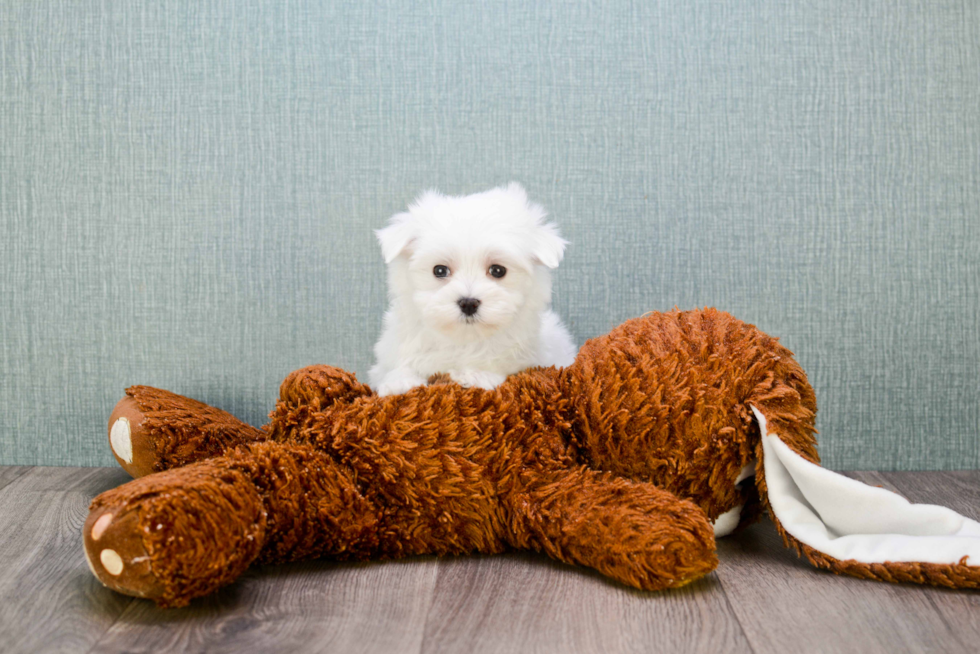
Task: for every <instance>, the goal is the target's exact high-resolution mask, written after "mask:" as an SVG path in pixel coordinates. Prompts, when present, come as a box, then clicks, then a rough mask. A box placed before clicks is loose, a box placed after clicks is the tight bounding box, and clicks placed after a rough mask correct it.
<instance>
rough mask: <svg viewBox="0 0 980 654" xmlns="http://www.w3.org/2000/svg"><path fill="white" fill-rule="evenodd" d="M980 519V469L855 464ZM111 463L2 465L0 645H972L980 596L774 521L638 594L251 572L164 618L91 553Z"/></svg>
mask: <svg viewBox="0 0 980 654" xmlns="http://www.w3.org/2000/svg"><path fill="white" fill-rule="evenodd" d="M851 476H853V477H855V478H857V479H861V480H862V481H865V482H868V483H872V484H876V485H881V486H884V487H886V488H890V489H892V490H896V491H898V492H900V493H902V494H903V495H905V496H906V497H908V498H909V499H911V500H912V501H916V502H932V503H938V504H945V505H946V506H949V507H951V508H953V509H955V510H957V511H959V512H961V513H963V514H966V515H968V516H970V517H973V518H980V472H943V473H939V472H926V473H853V474H852V475H851ZM127 479H128V477H127V476H126V474H125V473H124V472H122V471H121V470H118V469H111V468H25V467H6V468H4V467H0V571H2V572H0V652H5V653H8V654H10V653H13V652H49V651H51V652H54V651H65V652H153V653H154V654H158V653H160V652H172V651H181V652H212V653H217V652H234V653H235V654H247V653H249V652H290V653H292V652H386V653H390V652H465V653H466V654H476V653H480V652H501V653H508V654H509V653H513V652H603V653H613V652H670V653H671V654H680V653H682V652H711V653H715V652H758V653H763V652H772V653H778V654H786V653H787V652H862V653H871V652H886V653H888V654H895V653H898V652H974V653H975V652H977V651H980V592H977V591H948V590H940V589H934V588H923V587H916V586H898V585H892V584H884V583H875V582H867V581H859V580H857V579H850V578H845V577H837V576H835V575H832V574H828V573H824V572H820V571H817V570H814V569H812V568H810V567H809V566H808V565H806V564H805V563H804V562H802V561H800V560H798V559H797V558H796V557H795V555H793V554H791V553H790V552H788V551H787V550H785V549H784V548H783V547H782V544H781V542H780V540H779V538H778V536H777V535H776V533H775V531H774V530H773V528H772V527H771V525H770V524H769V523H767V522H766V523H762V524H759V525H756V526H754V527H752V528H750V529H748V530H746V531H745V532H743V533H742V534H740V535H738V536H736V537H733V538H729V539H726V540H723V541H721V542H720V543H719V558H720V559H721V565H720V566H719V567H718V569H717V570H716V571H715V572H714V573H712V574H711V575H709V576H708V577H706V578H704V579H702V580H700V581H698V582H696V583H694V584H691V585H690V586H687V587H685V588H683V589H680V590H677V591H668V592H661V593H642V592H638V591H634V590H630V589H628V588H624V587H622V586H619V585H617V584H614V583H610V582H608V581H606V580H605V579H603V578H602V577H601V576H599V575H598V574H596V573H593V572H591V571H588V570H583V569H577V568H572V567H568V566H563V565H559V564H556V563H553V562H552V561H550V560H549V559H547V558H545V557H543V556H536V555H528V554H512V555H505V556H496V557H464V558H450V559H443V560H439V559H434V558H425V559H412V560H406V561H400V562H393V563H378V564H360V565H337V564H333V563H330V562H315V563H308V564H301V565H291V566H280V567H269V568H257V569H254V570H252V571H250V572H249V573H248V574H247V575H246V576H245V577H243V578H242V579H241V580H239V581H238V582H237V583H236V584H234V585H233V586H231V587H228V588H226V589H224V590H223V591H221V592H219V593H217V594H216V595H214V596H212V597H208V598H205V599H201V600H197V601H196V602H195V603H193V604H192V605H191V606H190V607H188V608H186V609H179V610H169V611H164V610H160V609H157V608H156V607H155V606H154V605H153V604H151V603H150V602H147V601H145V600H138V599H131V598H129V597H124V596H122V595H117V594H116V593H113V592H112V591H110V590H108V589H106V588H103V587H102V586H101V585H100V584H99V583H98V582H97V581H96V580H95V578H94V577H93V576H92V575H91V573H90V572H89V570H88V568H87V566H86V564H85V560H84V557H83V554H82V543H81V533H80V529H81V525H82V522H83V521H84V519H85V516H86V513H87V507H88V503H89V500H91V498H92V497H93V496H95V495H96V494H98V493H100V492H101V491H103V490H106V489H108V488H111V487H113V486H116V485H118V484H121V483H123V482H125V481H127Z"/></svg>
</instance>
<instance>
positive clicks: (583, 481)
mask: <svg viewBox="0 0 980 654" xmlns="http://www.w3.org/2000/svg"><path fill="white" fill-rule="evenodd" d="M436 381H439V380H433V381H432V382H430V384H429V385H428V386H425V387H419V388H416V389H413V390H412V391H410V392H408V393H405V394H404V395H398V396H391V397H378V396H377V395H375V394H374V393H373V392H372V391H371V389H370V388H368V387H367V386H365V385H364V384H361V383H359V382H358V381H357V380H356V379H355V377H354V375H352V374H350V373H347V372H344V371H342V370H339V369H336V368H332V367H329V366H313V367H309V368H304V369H302V370H299V371H296V372H294V373H292V374H291V375H289V377H287V378H286V380H285V381H284V382H283V383H282V386H281V388H280V399H279V401H278V402H277V404H276V407H275V409H274V410H273V411H272V413H271V415H270V419H271V420H270V423H269V424H268V425H266V426H265V427H263V428H262V429H256V428H254V427H251V426H249V425H246V424H244V423H242V422H240V421H238V420H237V419H235V418H234V417H233V416H231V415H229V414H228V413H225V412H224V411H221V410H219V409H215V408H213V407H210V406H207V405H205V404H202V403H200V402H196V401H194V400H191V399H188V398H185V397H182V396H179V395H175V394H173V393H168V392H166V391H162V390H158V389H154V388H149V387H145V386H135V387H132V388H130V389H128V390H127V391H126V393H127V397H126V398H124V399H123V400H122V401H121V402H120V403H119V405H118V406H117V407H116V410H115V411H114V412H113V414H112V416H111V417H110V422H109V425H110V437H109V440H110V445H111V447H112V449H113V452H114V453H115V455H116V458H117V459H118V460H119V462H120V464H122V466H123V467H124V468H125V469H126V470H128V471H129V472H130V473H131V474H132V475H133V476H134V477H138V479H136V480H134V481H132V482H129V483H127V484H124V485H123V486H120V487H119V488H116V489H113V490H110V491H107V492H105V493H102V494H101V495H99V496H98V497H96V498H95V499H94V500H93V502H92V505H91V511H90V515H89V517H88V519H87V520H86V522H85V526H84V528H83V529H84V547H85V552H86V557H87V559H88V561H89V564H90V566H91V568H92V571H93V572H94V574H95V575H96V577H98V578H99V579H100V580H101V581H102V582H103V583H104V584H105V585H107V586H109V587H110V588H113V589H115V590H117V591H119V592H122V593H126V594H129V595H135V596H138V597H146V598H150V599H153V600H154V601H156V602H157V603H158V604H159V605H161V606H182V605H185V604H187V602H188V601H190V600H191V599H192V598H194V597H199V596H202V595H205V594H207V593H210V592H212V591H214V590H215V589H217V588H218V587H220V586H223V585H225V584H228V583H231V582H232V581H234V580H235V579H236V578H237V577H238V576H239V575H240V574H241V573H242V572H243V571H244V570H245V569H246V568H247V567H248V566H249V565H251V564H252V563H253V562H262V563H280V562H287V561H297V560H302V559H310V558H314V557H325V556H326V557H332V558H334V559H368V558H370V559H385V558H394V557H402V556H410V555H419V554H436V555H445V554H465V553H472V552H483V553H495V552H502V551H505V550H512V549H531V550H536V551H541V552H545V553H547V554H548V555H549V556H552V557H554V558H555V559H558V560H560V561H564V562H567V563H572V564H578V565H584V566H589V567H592V568H595V569H596V570H598V571H599V572H601V573H602V574H604V575H607V576H609V577H611V578H613V579H615V580H617V581H620V582H622V583H624V584H628V585H630V586H634V587H636V588H641V589H646V590H657V589H662V588H668V587H675V586H681V585H683V584H686V583H688V582H690V581H692V580H694V579H696V578H698V577H700V576H702V575H704V574H706V573H708V572H709V571H711V570H712V569H713V568H714V567H715V566H716V565H717V560H716V557H715V536H716V535H722V534H724V533H727V532H730V531H731V530H732V529H734V528H735V526H736V525H737V524H739V523H740V522H741V523H742V524H745V523H746V522H748V521H749V520H751V519H753V518H755V517H756V516H757V515H758V514H759V513H760V511H761V510H762V509H765V510H768V512H769V514H770V516H771V517H772V518H773V520H774V521H775V523H776V525H777V528H778V529H779V531H780V533H781V534H782V535H783V538H784V541H785V542H786V543H787V545H789V546H792V547H794V548H795V549H796V550H797V551H798V552H799V553H802V554H803V555H804V556H806V558H807V559H808V560H809V561H810V562H811V563H813V564H814V565H816V566H817V567H821V568H827V569H830V570H833V571H836V572H844V573H848V574H852V575H856V576H859V577H867V578H875V579H884V580H889V581H912V582H919V583H930V584H939V585H945V586H955V587H971V588H976V587H978V585H980V567H976V566H973V565H970V564H969V563H970V561H969V560H968V557H970V558H972V557H980V524H978V523H976V522H973V521H972V520H968V519H966V518H964V517H962V516H959V515H957V514H955V513H953V512H952V511H950V510H948V509H944V508H941V507H931V506H923V505H910V504H909V503H908V502H906V501H905V500H904V499H902V498H901V497H899V496H897V495H894V494H892V493H890V492H888V491H885V490H883V489H879V488H872V487H869V486H865V485H863V484H860V483H859V482H856V481H854V480H851V479H848V478H845V477H842V476H840V475H837V474H835V473H833V472H830V471H828V470H826V469H823V468H821V467H820V466H819V465H818V464H817V461H818V458H817V452H816V448H815V441H814V416H815V412H816V402H815V398H814V393H813V390H812V388H811V387H810V385H809V383H808V382H807V379H806V375H805V374H804V372H803V370H802V369H801V368H800V366H799V365H798V364H797V363H796V361H795V360H794V359H793V358H792V354H791V353H790V352H789V351H788V350H787V349H786V348H784V347H782V346H781V345H780V344H779V343H778V342H777V340H776V339H775V338H771V337H769V336H767V335H765V334H763V333H762V332H761V331H759V330H758V329H756V328H755V327H753V326H751V325H747V324H745V323H742V322H740V321H738V320H736V319H734V318H732V317H731V316H729V315H728V314H725V313H723V312H720V311H716V310H713V309H706V310H703V311H689V312H682V311H674V312H670V313H663V314H661V313H652V314H648V315H646V316H643V317H641V318H637V319H634V320H630V321H628V322H626V323H624V324H623V325H621V326H620V327H618V328H616V329H615V330H613V331H612V332H611V333H609V334H608V335H606V336H603V337H600V338H595V339H592V340H590V341H589V342H587V343H586V344H585V345H584V346H583V348H582V349H581V351H580V352H579V355H578V357H577V359H576V361H575V363H574V364H573V365H571V366H569V367H567V368H564V369H556V368H537V369H531V370H527V371H525V372H522V373H520V374H517V375H513V376H511V377H509V378H508V379H507V380H506V381H505V382H504V383H503V384H501V385H500V386H499V387H497V388H496V389H494V390H491V391H487V390H482V389H476V388H463V387H461V386H459V385H457V384H455V383H433V382H436ZM753 479H754V482H753ZM977 560H980V559H977V558H973V562H976V561H977Z"/></svg>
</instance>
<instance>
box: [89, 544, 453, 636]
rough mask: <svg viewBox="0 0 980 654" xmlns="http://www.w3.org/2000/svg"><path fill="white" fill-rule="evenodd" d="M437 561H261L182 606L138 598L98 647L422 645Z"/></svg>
mask: <svg viewBox="0 0 980 654" xmlns="http://www.w3.org/2000/svg"><path fill="white" fill-rule="evenodd" d="M437 568H438V561H437V560H436V559H413V560H404V561H391V562H387V563H366V564H343V565H342V564H333V563H330V562H325V561H323V562H311V563H304V564H294V565H282V566H274V567H266V568H257V569H254V570H251V571H249V572H248V573H246V574H245V575H244V576H243V577H242V578H240V579H239V580H238V581H237V582H236V583H235V584H233V585H231V586H229V587H227V588H224V589H222V590H220V591H219V592H217V593H215V594H214V595H212V596H209V597H205V598H201V599H198V600H195V601H194V602H192V603H191V605H190V606H188V607H185V608H182V609H170V610H163V609H158V608H156V606H155V605H154V604H152V603H151V602H149V601H146V600H135V601H134V602H133V603H132V604H131V605H130V606H129V607H128V608H127V610H126V611H125V613H123V615H122V616H120V618H119V619H118V620H117V621H116V622H115V624H113V625H112V628H111V629H109V630H108V631H107V632H106V633H105V635H104V637H103V638H101V639H100V640H99V641H98V642H97V643H96V646H95V649H94V651H97V652H129V653H134V654H135V653H138V652H152V653H153V654H158V653H159V652H188V653H191V652H208V653H211V654H221V653H222V652H229V653H234V654H243V653H246V652H290V653H291V654H292V653H305V652H311V653H312V652H352V653H358V652H364V653H374V652H377V653H382V652H385V653H393V654H397V653H401V652H411V653H415V652H418V651H419V647H420V644H421V642H422V634H423V629H424V627H425V615H426V612H427V611H428V608H429V604H430V600H431V597H432V593H433V590H434V588H435V583H436V576H437Z"/></svg>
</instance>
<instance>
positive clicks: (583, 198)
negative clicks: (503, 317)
mask: <svg viewBox="0 0 980 654" xmlns="http://www.w3.org/2000/svg"><path fill="white" fill-rule="evenodd" d="M978 34H980V3H977V2H974V1H972V0H958V1H943V0H936V1H934V2H911V1H909V0H898V1H897V2H891V1H887V0H818V1H815V2H807V3H800V2H795V1H793V0H743V1H738V0H736V1H734V2H733V1H729V0H697V1H688V2H673V1H671V2H667V1H663V2H633V3H630V2H617V1H607V2H591V3H589V2H560V1H554V0H538V1H536V2H527V3H525V2H514V3H509V2H497V1H490V2H488V1H486V0H479V1H476V0H463V1H459V0H455V1H454V0H438V1H436V2H427V3H415V2H397V1H392V2H346V3H314V2H293V1H287V0H274V1H268V2H255V1H248V2H245V1H242V0H224V1H219V2H215V1H201V0H186V1H185V0H166V1H163V2H154V3H143V2H129V1H126V0H116V1H112V0H107V1H105V2H100V3H96V2H91V3H89V2H66V1H64V0H29V1H24V0H5V1H4V2H2V3H0V229H2V231H0V239H2V240H0V274H2V284H0V310H2V318H3V320H2V327H0V329H2V350H0V373H2V374H0V409H2V411H0V463H8V464H9V463H20V464H74V465H90V464H91V465H101V464H110V463H111V462H112V459H111V456H110V453H109V451H108V449H107V447H106V444H105V441H104V439H105V426H104V425H105V419H106V417H107V415H108V413H109V410H110V408H111V407H112V405H113V404H114V403H115V401H116V400H117V399H118V398H119V396H120V394H121V392H122V389H123V388H124V387H125V386H127V385H130V384H134V383H143V384H151V385H157V386H162V387H165V388H168V389H171V390H174V391H178V392H181V393H184V394H188V395H191V396H193V397H196V398H198V399H201V400H204V401H207V402H211V403H214V404H217V405H219V406H222V407H224V408H226V409H228V410H231V411H232V412H235V413H237V414H238V415H240V416H241V417H243V418H246V419H248V420H250V421H253V422H257V423H260V422H261V421H262V420H263V418H264V416H265V413H266V412H267V411H268V409H269V408H271V405H272V403H273V400H274V397H275V392H276V390H277V386H278V382H279V380H280V379H281V378H282V377H283V376H284V375H285V374H286V373H287V372H289V371H290V370H292V369H294V368H297V367H299V366H302V365H305V364H308V363H314V362H323V363H331V364H335V365H339V366H344V367H347V368H351V369H354V370H356V371H357V372H358V373H359V374H360V375H361V376H362V378H363V376H364V374H365V373H366V371H367V368H368V367H369V365H370V362H371V346H372V344H373V342H374V340H375V339H376V337H377V335H378V332H379V329H380V318H381V312H382V310H383V305H384V281H383V274H384V271H383V266H382V263H381V259H380V255H379V253H378V251H377V247H376V245H375V243H374V240H373V236H372V233H371V229H372V228H374V227H378V226H380V225H382V224H383V222H384V221H385V220H386V219H387V217H388V216H389V215H391V214H392V213H394V212H396V211H398V210H400V209H401V208H403V207H404V206H405V205H406V204H407V203H408V202H409V201H410V200H411V199H412V198H413V196H414V195H415V194H416V193H418V192H419V191H420V190H421V189H423V188H426V187H437V188H439V189H442V190H443V191H446V192H452V193H466V192H471V191H475V190H480V189H483V188H486V187H488V186H490V185H494V184H498V183H502V182H506V181H508V180H511V179H516V180H520V181H522V182H524V184H525V185H526V186H527V188H528V190H529V192H530V194H531V195H532V196H533V197H534V198H535V199H537V200H538V201H539V202H541V203H542V204H544V205H545V206H546V207H548V208H549V210H550V213H551V215H552V216H553V217H554V219H555V220H557V221H558V223H559V224H560V225H561V227H562V229H563V231H564V233H565V235H566V236H567V237H568V239H569V240H570V241H571V242H572V246H571V248H570V250H569V251H568V255H567V258H566V261H565V264H564V265H563V267H562V268H561V269H560V270H559V271H558V274H557V277H556V298H555V305H556V309H557V310H558V311H559V313H560V314H562V316H563V317H564V318H565V319H566V321H567V322H568V324H569V326H570V328H571V329H572V331H573V332H574V334H575V335H576V337H577V338H578V339H579V341H580V342H581V341H582V340H584V339H585V338H587V337H590V336H594V335H597V334H601V333H603V332H605V331H607V330H608V329H609V328H610V327H612V326H613V325H615V324H617V323H619V322H621V321H622V320H624V319H626V318H629V317H631V316H635V315H638V314H640V313H643V312H645V311H648V310H652V309H669V308H671V307H673V306H675V305H677V306H680V307H682V308H690V307H694V306H704V305H715V306H718V307H720V308H723V309H726V310H729V311H731V312H733V313H734V314H736V315H738V316H739V317H741V318H743V319H745V320H747V321H750V322H753V323H755V324H757V325H759V326H760V327H761V328H763V329H764V330H766V331H768V332H770V333H772V334H775V335H779V336H781V338H782V341H783V343H785V344H786V345H787V346H788V347H790V348H791V349H792V350H794V351H795V352H796V354H797V356H798V358H799V360H800V361H801V363H802V364H803V366H804V367H805V368H806V369H807V371H808V372H809V374H810V377H811V380H812V382H813V384H814V386H815V387H816V389H817V395H818V399H819V402H820V405H821V412H820V416H819V424H818V426H819V428H820V430H821V432H822V433H821V436H820V438H821V449H822V452H823V454H824V458H825V462H826V463H827V464H828V465H829V466H831V467H835V468H883V469H917V468H918V469H926V468H964V467H966V468H968V467H978V466H980V328H978V318H980V291H978V289H980V39H978V37H977V35H978Z"/></svg>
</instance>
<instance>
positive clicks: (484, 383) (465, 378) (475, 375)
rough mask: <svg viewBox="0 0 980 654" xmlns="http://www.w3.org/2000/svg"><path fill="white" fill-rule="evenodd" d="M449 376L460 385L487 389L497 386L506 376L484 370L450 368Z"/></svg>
mask: <svg viewBox="0 0 980 654" xmlns="http://www.w3.org/2000/svg"><path fill="white" fill-rule="evenodd" d="M449 376H450V377H451V378H452V380H453V381H454V382H456V383H457V384H460V385H461V386H468V387H470V388H483V389H486V390H488V391H489V390H492V389H494V388H496V387H497V386H499V385H500V384H501V383H503V381H504V380H505V379H506V378H507V376H506V375H501V374H498V373H495V372H487V371H485V370H450V371H449Z"/></svg>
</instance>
